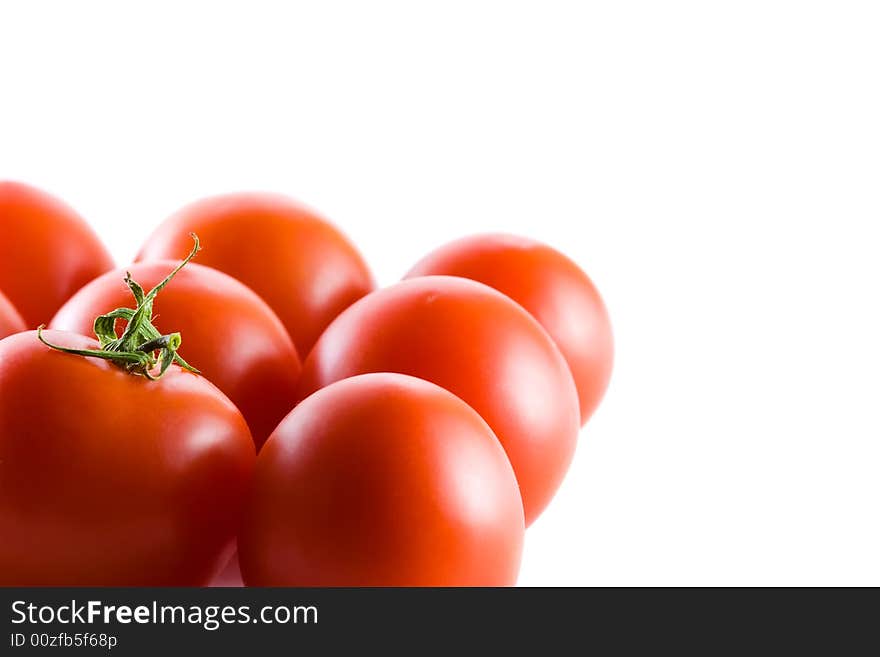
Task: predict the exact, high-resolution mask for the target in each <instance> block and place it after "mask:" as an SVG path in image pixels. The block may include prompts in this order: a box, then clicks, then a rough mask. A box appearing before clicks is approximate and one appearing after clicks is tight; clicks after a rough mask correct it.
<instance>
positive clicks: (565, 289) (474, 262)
mask: <svg viewBox="0 0 880 657" xmlns="http://www.w3.org/2000/svg"><path fill="white" fill-rule="evenodd" d="M431 275H447V276H461V277H463V278H470V279H472V280H475V281H479V282H480V283H485V284H486V285H488V286H490V287H493V288H495V289H496V290H498V291H500V292H502V293H504V294H506V295H507V296H509V297H510V298H511V299H513V300H514V301H516V302H517V303H519V304H520V305H521V306H522V307H523V308H525V309H526V310H528V311H529V312H530V313H531V314H532V315H533V316H534V317H535V319H537V320H538V322H539V323H540V324H541V326H543V327H544V328H545V329H546V331H547V332H548V333H549V334H550V337H551V338H553V340H554V342H556V345H557V346H558V347H559V350H560V351H561V352H562V355H563V356H565V360H566V361H567V362H568V365H569V367H570V368H571V372H572V374H573V375H574V382H575V384H576V385H577V389H578V396H579V398H580V410H581V424H582V425H583V424H585V423H586V421H587V420H588V419H589V418H590V416H591V415H592V414H593V411H595V410H596V407H597V406H598V405H599V402H600V401H601V400H602V396H603V395H604V393H605V389H606V388H607V387H608V381H609V379H610V378H611V367H612V363H613V360H614V341H613V338H612V335H611V322H610V320H609V319H608V312H607V310H606V309H605V304H604V303H603V302H602V297H601V296H599V292H598V290H596V287H595V286H594V285H593V282H592V281H591V280H590V279H589V277H588V276H587V275H586V274H585V273H584V272H583V271H582V270H581V269H580V268H579V267H578V266H577V265H576V264H575V263H574V262H572V261H571V260H569V259H568V258H567V257H565V256H564V255H563V254H561V253H560V252H559V251H556V250H555V249H552V248H550V247H549V246H547V245H545V244H541V243H540V242H535V241H533V240H530V239H526V238H523V237H515V236H513V235H475V236H473V237H466V238H464V239H460V240H457V241H455V242H451V243H450V244H447V245H445V246H442V247H440V248H439V249H437V250H436V251H434V252H432V253H430V254H429V255H428V256H426V257H425V258H424V259H423V260H422V261H421V262H419V263H418V264H417V265H416V266H415V267H414V268H413V269H412V271H410V272H409V274H407V278H413V277H416V276H431Z"/></svg>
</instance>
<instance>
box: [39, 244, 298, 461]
mask: <svg viewBox="0 0 880 657" xmlns="http://www.w3.org/2000/svg"><path fill="white" fill-rule="evenodd" d="M202 253H205V251H202V252H200V255H199V257H200V258H201V254H202ZM178 255H180V254H178ZM175 264H176V263H174V262H171V261H161V262H150V263H141V264H136V265H134V266H132V267H130V268H129V269H128V271H129V272H130V273H131V276H132V278H133V279H134V280H136V281H137V282H138V283H140V284H141V285H142V286H144V287H145V288H147V289H149V288H152V287H153V286H155V285H157V284H158V283H159V281H161V280H162V279H163V278H164V277H165V276H166V275H167V274H168V272H169V271H170V270H171V269H173V268H174V266H175ZM124 276H125V271H123V270H117V271H112V272H110V273H107V274H104V275H103V276H101V277H100V278H97V279H95V280H94V281H92V282H91V283H89V284H88V285H86V286H85V287H84V288H82V289H81V290H80V291H79V292H77V293H76V294H75V295H74V296H73V297H72V298H71V299H70V301H68V302H67V303H66V304H65V305H64V306H63V307H62V308H61V310H59V311H58V314H57V315H56V316H55V318H54V319H53V320H52V324H51V328H55V329H63V330H67V331H72V332H74V333H80V334H82V335H91V334H92V324H93V323H94V320H95V317H97V316H98V315H103V314H105V313H107V312H109V311H111V310H113V309H114V308H120V307H132V306H134V299H133V298H132V295H131V292H130V291H129V290H128V288H126V286H125V285H124V283H123V282H122V279H123V277H124ZM154 314H155V316H156V319H155V321H154V324H155V325H156V327H157V328H158V329H159V330H160V332H169V331H178V332H180V333H181V335H182V336H183V345H182V347H181V348H180V355H181V356H182V357H183V358H185V359H186V360H187V362H189V364H190V365H192V366H193V367H196V368H198V369H199V371H200V372H201V373H202V374H203V375H204V376H205V377H206V378H207V379H208V380H210V381H211V382H212V383H214V384H215V385H216V386H217V387H218V388H220V390H222V391H223V392H224V393H225V394H226V395H227V396H228V397H229V398H230V399H231V400H232V401H233V402H235V404H236V406H238V408H239V409H240V410H241V412H242V414H243V415H244V417H245V419H246V420H247V422H248V425H249V426H250V429H251V433H252V434H253V437H254V441H255V442H256V444H257V448H259V447H260V446H261V445H262V444H263V442H264V441H265V440H266V438H268V437H269V434H270V433H272V430H273V429H274V428H275V427H276V426H277V425H278V423H279V422H280V421H281V420H282V418H284V416H285V415H287V413H288V412H289V411H290V409H291V408H293V404H294V402H295V401H296V384H297V379H298V378H299V372H300V362H299V357H298V356H297V353H296V349H295V348H294V346H293V342H292V341H291V339H290V336H289V335H287V332H286V331H285V330H284V326H283V325H282V324H281V321H280V320H279V319H278V318H277V317H276V316H275V314H274V313H273V312H272V310H271V309H270V308H269V306H267V305H266V303H265V302H264V301H263V300H262V299H260V297H258V296H257V295H256V294H255V293H254V292H252V291H251V290H250V289H249V288H248V287H246V286H245V285H244V284H242V283H240V282H238V281H237V280H235V279H234V278H232V277H231V276H227V275H226V274H223V273H221V272H219V271H216V270H214V269H211V268H210V267H202V266H199V265H197V264H192V263H190V264H189V265H187V266H186V268H185V269H182V270H181V271H180V272H179V273H178V274H177V276H176V277H175V278H174V282H173V283H172V284H170V285H169V286H168V287H167V288H165V289H164V290H163V291H162V294H160V295H159V296H158V297H157V298H156V301H155V306H154ZM163 329H164V330H163Z"/></svg>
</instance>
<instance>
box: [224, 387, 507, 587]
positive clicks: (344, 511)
mask: <svg viewBox="0 0 880 657" xmlns="http://www.w3.org/2000/svg"><path fill="white" fill-rule="evenodd" d="M523 532H524V526H523V512H522V505H521V502H520V498H519V491H518V490H517V485H516V478H515V477H514V474H513V471H512V470H511V468H510V463H509V462H508V460H507V458H506V457H505V455H504V450H502V448H501V445H500V444H499V443H498V441H497V440H496V438H495V436H494V435H493V434H492V431H491V429H489V427H488V426H487V425H486V423H485V422H484V421H483V420H482V419H481V418H480V416H479V415H477V413H476V412H474V410H473V409H471V408H470V407H468V405H467V404H465V403H464V402H462V401H461V400H460V399H458V398H457V397H455V396H454V395H452V394H450V393H449V392H447V391H446V390H443V389H442V388H439V387H438V386H435V385H433V384H431V383H428V382H426V381H422V380H420V379H416V378H413V377H409V376H402V375H399V374H367V375H364V376H357V377H354V378H350V379H346V380H345V381H341V382H338V383H335V384H333V385H331V386H328V387H327V388H324V389H323V390H321V391H320V392H318V393H316V394H314V395H312V396H311V397H309V398H308V399H306V400H305V401H303V402H302V403H301V404H300V405H299V406H297V408H296V409H295V410H294V411H293V412H292V413H291V414H290V415H288V416H287V418H285V419H284V421H283V422H282V423H281V424H280V425H279V427H278V428H277V429H276V430H275V432H274V433H273V434H272V436H271V437H270V438H269V441H268V442H267V443H266V446H265V447H264V448H263V451H262V452H261V453H260V455H259V457H258V459H257V468H256V471H255V474H254V486H253V489H252V495H251V497H250V500H249V503H248V508H247V511H246V513H245V521H244V523H243V525H242V531H241V533H240V534H239V550H240V556H241V564H242V572H243V574H244V579H245V582H247V583H248V584H249V585H258V586H269V585H274V586H279V585H280V586H285V585H294V586H432V585H433V586H506V585H512V584H514V583H515V582H516V576H517V572H518V570H519V563H520V554H521V551H522V541H523Z"/></svg>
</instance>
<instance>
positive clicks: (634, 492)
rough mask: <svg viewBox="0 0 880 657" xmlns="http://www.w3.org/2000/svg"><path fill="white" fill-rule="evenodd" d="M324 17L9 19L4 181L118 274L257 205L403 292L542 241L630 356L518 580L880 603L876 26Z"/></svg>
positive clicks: (218, 14)
mask: <svg viewBox="0 0 880 657" xmlns="http://www.w3.org/2000/svg"><path fill="white" fill-rule="evenodd" d="M309 4H310V5H311V6H310V7H309V8H303V7H298V6H296V5H295V4H293V3H281V2H279V3H274V4H269V3H260V2H254V1H252V0H251V1H248V2H238V3H229V4H225V3H219V2H208V3H196V2H188V3H182V2H169V3H164V2H151V3H130V2H100V3H99V2H87V1H83V0H79V1H78V2H75V3H74V2H58V3H47V2H39V1H30V2H3V3H2V5H0V6H2V13H0V178H13V179H20V180H25V181H28V182H31V183H33V184H36V185H38V186H41V187H44V188H46V189H48V190H50V191H52V192H54V193H56V194H58V195H59V196H61V197H62V198H64V199H65V200H67V201H68V202H69V203H71V204H73V205H74V206H75V207H76V208H77V209H79V211H80V212H81V213H82V214H83V215H84V216H86V217H87V218H88V219H89V221H90V222H92V223H93V225H94V226H95V227H97V229H98V230H99V231H100V232H101V234H102V235H103V237H104V239H105V240H106V242H107V243H108V244H109V245H110V247H111V249H112V250H113V252H114V253H115V255H116V258H117V260H118V261H119V262H120V263H124V262H126V261H128V260H129V259H130V258H131V257H132V256H133V255H134V253H135V251H136V249H137V247H138V245H139V244H140V242H141V240H143V239H144V238H145V237H146V235H147V234H148V233H149V232H150V230H151V229H152V227H153V226H154V225H155V224H156V223H157V222H159V221H160V220H161V219H163V218H164V217H165V216H166V215H168V214H169V213H170V212H172V211H173V210H175V209H176V208H177V207H178V206H179V205H181V204H183V203H185V202H188V201H190V200H193V199H196V198H198V197H200V196H203V195H206V194H213V193H218V192H225V191H232V190H239V189H251V188H257V189H270V190H277V191H282V192H286V193H288V194H291V195H293V196H295V197H298V198H300V199H301V200H303V201H305V202H307V203H309V204H311V205H313V206H315V207H317V208H318V209H320V210H321V211H323V212H324V213H325V214H327V215H328V216H329V217H331V218H332V219H333V220H334V221H335V222H337V223H338V224H339V225H340V226H342V227H343V228H344V229H345V230H346V231H347V232H348V233H349V235H350V236H351V237H352V238H353V239H354V240H355V241H356V243H357V244H358V245H360V247H361V249H362V250H363V252H364V254H365V255H366V257H367V258H368V260H369V261H370V262H371V264H372V266H373V267H374V269H375V271H376V273H377V275H378V278H379V280H380V281H381V282H382V283H383V284H389V283H391V282H393V281H395V280H396V279H397V278H399V277H400V276H401V275H402V274H403V273H404V272H405V271H406V270H407V269H408V267H409V266H410V265H411V264H412V263H413V262H415V261H416V260H417V259H418V258H419V257H420V256H421V255H423V254H424V253H425V252H427V251H428V250H429V249H431V248H432V247H434V246H435V245H439V244H441V243H443V242H445V241H447V240H449V239H451V238H454V237H457V236H459V235H462V234H466V233H470V232H473V231H478V230H479V231H482V230H505V231H510V232H517V233H524V234H527V235H531V236H533V237H536V238H539V239H543V240H545V241H547V242H549V243H551V244H553V245H556V246H558V247H560V248H562V249H563V250H564V251H565V252H567V253H568V254H569V255H571V256H572V257H573V258H575V259H576V260H577V261H578V262H580V263H581V264H582V265H583V267H584V268H585V269H586V271H587V272H588V273H589V274H590V275H591V276H592V277H593V278H594V280H595V281H596V283H597V285H598V286H599V287H600V289H601V290H602V291H603V293H604V295H605V297H606V300H607V303H608V306H609V308H610V311H611V313H612V318H613V321H614V325H615V329H616V337H617V346H618V353H617V366H616V371H615V375H614V380H613V383H612V387H611V389H610V391H609V394H608V396H607V397H606V400H605V404H604V405H603V407H602V408H601V409H600V411H599V412H598V414H597V415H596V416H595V418H594V420H593V421H592V422H591V423H590V424H589V425H588V427H587V429H586V430H585V431H584V433H583V435H582V439H581V443H580V446H579V451H578V453H577V456H576V459H575V462H574V465H573V467H572V469H571V472H570V473H569V477H568V479H567V480H566V482H565V484H564V486H563V488H562V489H561V491H560V493H559V494H558V496H557V498H556V500H555V502H554V504H553V505H552V506H551V508H550V509H549V510H548V511H547V512H546V513H545V514H544V515H543V516H542V517H541V518H540V519H539V521H538V522H537V523H536V524H535V525H534V527H533V528H532V529H531V530H530V531H529V533H528V536H527V547H526V552H525V556H524V561H523V568H522V574H521V578H520V583H521V584H523V585H544V584H547V585H567V584H577V585H634V584H639V585H653V584H693V585H704V584H730V585H737V584H766V585H774V584H819V585H823V584H874V585H878V584H880V559H878V554H880V517H878V516H880V514H878V502H880V477H878V472H880V443H878V441H880V420H878V407H880V346H878V345H880V303H878V301H880V265H878V260H880V258H878V247H880V240H878V217H880V186H878V181H880V177H878V175H880V90H878V89H880V16H878V10H877V9H876V7H877V5H876V4H875V3H871V2H864V3H856V2H809V1H801V2H773V1H768V0H762V1H760V2H751V1H740V2H663V3H660V2H625V1H618V2H602V3H599V2H596V3H586V2H577V3H575V2H573V3H556V2H547V1H542V2H534V3H517V2H503V3H486V2H473V1H471V2H462V3H458V2H445V3H430V5H431V6H430V7H429V3H411V2H410V3H404V2H400V3H376V2H372V3H354V2H352V3H338V2H320V3H318V2H315V3H309Z"/></svg>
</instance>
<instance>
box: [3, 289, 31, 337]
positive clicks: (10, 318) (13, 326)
mask: <svg viewBox="0 0 880 657" xmlns="http://www.w3.org/2000/svg"><path fill="white" fill-rule="evenodd" d="M26 329H27V325H26V324H25V323H24V320H23V319H22V318H21V315H19V314H18V311H17V310H16V309H15V306H13V305H12V303H11V302H10V301H9V299H7V298H6V297H5V296H3V293H2V292H0V339H2V338H5V337H6V336H7V335H12V334H13V333H19V332H20V331H24V330H26Z"/></svg>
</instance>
